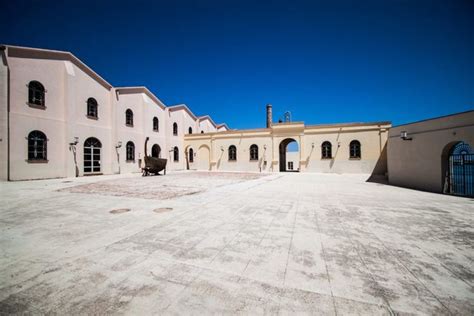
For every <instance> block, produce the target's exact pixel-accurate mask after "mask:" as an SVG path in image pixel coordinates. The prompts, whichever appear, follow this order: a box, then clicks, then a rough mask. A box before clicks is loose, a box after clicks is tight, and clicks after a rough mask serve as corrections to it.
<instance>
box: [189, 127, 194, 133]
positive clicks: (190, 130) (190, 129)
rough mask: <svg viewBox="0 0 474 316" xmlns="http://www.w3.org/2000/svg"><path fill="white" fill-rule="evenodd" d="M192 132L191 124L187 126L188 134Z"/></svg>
mask: <svg viewBox="0 0 474 316" xmlns="http://www.w3.org/2000/svg"><path fill="white" fill-rule="evenodd" d="M192 133H193V128H192V127H191V126H189V128H188V134H192Z"/></svg>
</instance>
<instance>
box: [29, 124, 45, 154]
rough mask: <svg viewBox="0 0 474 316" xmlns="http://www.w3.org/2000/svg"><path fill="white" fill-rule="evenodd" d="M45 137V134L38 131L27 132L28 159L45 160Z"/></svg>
mask: <svg viewBox="0 0 474 316" xmlns="http://www.w3.org/2000/svg"><path fill="white" fill-rule="evenodd" d="M47 141H48V140H47V139H46V135H45V134H44V133H43V132H40V131H32V132H31V133H29V134H28V160H29V161H45V160H47Z"/></svg>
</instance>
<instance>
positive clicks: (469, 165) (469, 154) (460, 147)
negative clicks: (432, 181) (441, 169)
mask: <svg viewBox="0 0 474 316" xmlns="http://www.w3.org/2000/svg"><path fill="white" fill-rule="evenodd" d="M446 180H447V181H446V184H447V186H448V187H447V193H451V194H454V195H461V196H474V152H473V151H472V149H471V147H470V146H469V144H467V143H465V142H458V143H457V144H455V145H454V146H452V148H451V150H450V154H449V157H448V178H447V179H446Z"/></svg>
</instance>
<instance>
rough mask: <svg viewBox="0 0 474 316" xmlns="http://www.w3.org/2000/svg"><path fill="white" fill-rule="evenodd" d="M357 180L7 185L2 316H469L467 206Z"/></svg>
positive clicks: (311, 177) (292, 176) (181, 178)
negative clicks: (276, 315)
mask: <svg viewBox="0 0 474 316" xmlns="http://www.w3.org/2000/svg"><path fill="white" fill-rule="evenodd" d="M366 178H367V177H366V176H362V175H336V174H304V173H302V174H296V173H289V174H271V175H266V176H260V175H258V174H238V173H216V174H210V173H205V172H203V173H199V172H176V173H170V174H168V175H166V176H156V177H147V178H142V177H141V176H139V175H125V176H124V175H119V176H100V177H84V178H76V179H55V180H44V181H28V182H12V183H1V184H0V197H1V200H2V203H1V205H0V229H1V235H0V251H1V256H0V271H1V272H0V313H1V314H12V313H17V314H24V313H27V314H45V313H52V314H133V315H139V314H233V313H240V314H263V313H266V314H278V313H279V314H294V313H297V314H299V313H307V314H324V315H330V314H338V315H345V314H360V315H367V314H371V315H372V314H462V315H472V314H473V313H474V264H473V261H474V202H473V200H472V199H468V198H459V197H453V196H446V195H440V194H433V193H426V192H419V191H414V190H409V189H403V188H397V187H392V186H387V185H382V184H377V183H368V182H366V181H365V180H366ZM123 208H129V209H130V211H128V212H125V211H123V210H121V209H123ZM113 210H116V211H113ZM111 211H112V212H111Z"/></svg>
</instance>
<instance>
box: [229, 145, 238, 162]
mask: <svg viewBox="0 0 474 316" xmlns="http://www.w3.org/2000/svg"><path fill="white" fill-rule="evenodd" d="M236 160H237V147H235V146H234V145H230V146H229V161H236Z"/></svg>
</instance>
